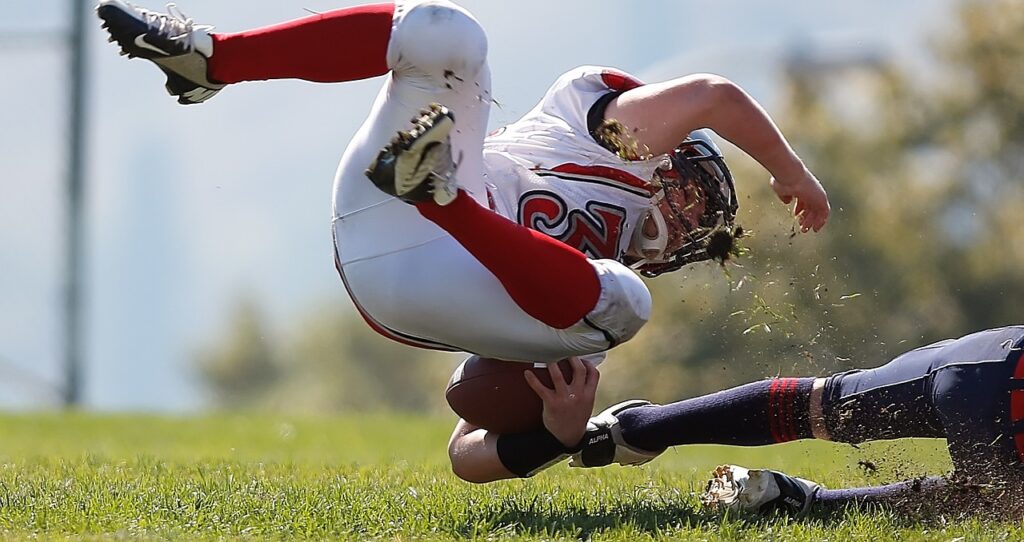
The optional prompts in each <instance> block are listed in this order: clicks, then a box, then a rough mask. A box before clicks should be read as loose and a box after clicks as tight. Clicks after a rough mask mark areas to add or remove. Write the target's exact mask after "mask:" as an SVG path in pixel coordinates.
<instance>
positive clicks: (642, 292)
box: [587, 260, 651, 343]
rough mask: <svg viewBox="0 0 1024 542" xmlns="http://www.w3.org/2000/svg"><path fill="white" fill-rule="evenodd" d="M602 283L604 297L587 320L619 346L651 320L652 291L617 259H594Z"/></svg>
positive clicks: (602, 295) (592, 261)
mask: <svg viewBox="0 0 1024 542" xmlns="http://www.w3.org/2000/svg"><path fill="white" fill-rule="evenodd" d="M591 264H592V265H593V266H594V269H595V270H596V271H597V275H598V280H600V282H601V296H600V298H599V299H598V301H597V305H596V306H595V307H594V309H593V310H592V311H590V313H589V314H587V320H588V322H590V323H591V324H593V325H594V326H596V327H598V328H600V329H602V330H603V331H605V332H606V333H608V334H609V335H611V336H612V337H613V338H614V339H615V342H616V343H623V342H626V341H628V340H629V339H632V338H633V336H634V335H636V334H637V332H638V331H640V328H642V327H643V326H644V324H646V323H647V320H649V319H650V318H651V292H650V290H648V289H647V285H645V284H644V282H643V281H642V280H640V277H639V276H637V274H636V273H634V272H633V271H632V270H630V269H629V268H628V267H626V266H624V265H622V264H621V263H619V262H617V261H614V260H591Z"/></svg>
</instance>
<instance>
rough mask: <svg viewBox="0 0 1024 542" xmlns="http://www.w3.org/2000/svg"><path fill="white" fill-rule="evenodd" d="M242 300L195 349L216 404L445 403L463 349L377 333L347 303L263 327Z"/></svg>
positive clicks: (342, 406)
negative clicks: (221, 328) (221, 330)
mask: <svg viewBox="0 0 1024 542" xmlns="http://www.w3.org/2000/svg"><path fill="white" fill-rule="evenodd" d="M263 320H264V319H263V317H262V316H261V314H260V312H259V311H258V310H257V309H255V307H254V305H253V303H252V302H250V301H242V302H241V303H240V304H239V308H238V309H237V310H236V311H235V316H234V318H233V320H232V321H231V322H230V329H229V331H228V333H227V334H226V335H225V336H224V337H223V338H220V339H219V340H218V341H217V343H215V344H214V345H213V346H211V347H210V348H209V349H208V350H207V351H205V352H203V353H201V354H200V355H199V356H198V363H199V371H200V375H202V377H203V378H204V381H205V382H206V384H207V386H208V388H209V389H210V391H211V392H212V397H213V399H214V400H215V401H216V403H217V404H218V405H220V406H221V407H225V408H231V409H272V410H275V411H284V412H305V413H325V412H339V411H346V410H360V411H366V410H401V411H418V412H422V411H429V410H436V409H440V408H442V407H443V405H444V385H445V383H446V382H447V379H448V377H449V375H450V374H451V372H452V370H453V369H454V368H455V365H456V364H457V363H458V362H460V361H461V360H462V359H463V358H464V357H465V356H464V355H456V354H446V353H442V352H433V351H429V350H421V349H418V348H411V347H407V346H403V345H400V344H398V343H394V342H392V341H389V340H386V339H384V338H383V337H380V336H379V335H377V334H376V333H375V332H374V331H373V330H371V329H370V328H369V327H368V326H367V325H366V323H365V322H363V320H362V319H361V318H360V317H359V315H358V313H356V312H355V311H354V310H353V309H351V308H350V304H349V303H347V302H338V303H337V304H331V305H329V306H326V307H324V308H321V309H318V310H315V311H311V313H310V314H309V316H308V317H306V318H304V319H303V321H301V322H298V323H297V324H296V325H295V326H294V328H290V329H286V330H283V332H281V333H277V334H273V335H271V334H267V333H266V332H265V331H264V327H265V326H264V325H262V321H263Z"/></svg>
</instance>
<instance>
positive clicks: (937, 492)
mask: <svg viewBox="0 0 1024 542" xmlns="http://www.w3.org/2000/svg"><path fill="white" fill-rule="evenodd" d="M948 487H949V484H948V482H947V480H946V479H945V478H940V477H931V478H923V479H918V480H907V481H903V482H896V483H893V484H887V485H881V486H871V487H858V488H849V489H826V488H824V487H822V486H821V485H819V484H817V483H816V482H812V481H810V480H805V479H803V478H797V477H796V476H791V475H789V474H785V473H782V472H778V471H772V470H767V469H747V468H745V467H740V466H736V465H723V466H721V467H718V468H717V469H715V471H714V472H713V473H712V477H711V479H710V480H709V481H708V484H707V487H706V489H705V491H704V493H703V495H702V496H701V501H702V502H703V503H704V504H706V505H709V506H712V507H723V508H728V509H733V510H743V511H747V512H755V513H759V514H770V513H776V512H778V513H783V514H787V515H790V516H794V517H799V516H803V515H805V514H807V513H809V512H812V511H822V510H828V509H839V508H845V507H848V506H862V505H874V504H882V505H900V504H904V503H908V504H913V503H915V502H916V503H921V502H928V501H929V500H935V501H937V500H938V498H939V497H942V496H943V495H945V493H946V492H947V489H948Z"/></svg>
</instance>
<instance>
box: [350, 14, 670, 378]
mask: <svg viewBox="0 0 1024 542" xmlns="http://www.w3.org/2000/svg"><path fill="white" fill-rule="evenodd" d="M395 20H396V22H395V25H394V30H393V32H392V37H391V43H390V45H389V48H388V55H389V62H390V65H391V66H392V69H393V76H392V77H391V78H390V79H389V80H388V81H387V82H386V84H385V88H384V89H383V90H382V91H381V93H380V94H379V95H378V98H377V101H376V103H375V104H374V106H373V109H372V111H371V113H370V117H369V119H368V120H367V121H366V123H365V124H364V125H363V127H362V128H361V129H360V130H359V132H358V133H357V134H356V136H355V137H354V138H353V140H352V141H351V143H350V144H349V146H348V148H347V150H346V152H345V155H344V157H343V158H342V162H341V165H340V166H339V171H338V175H337V178H336V182H335V217H336V219H335V234H336V240H337V249H338V253H339V256H340V261H341V262H342V266H341V267H342V271H343V276H344V277H345V278H346V282H347V283H348V286H349V288H350V290H351V291H352V294H353V297H354V298H355V299H356V300H357V303H360V304H362V305H364V308H365V309H366V310H365V313H367V314H371V315H373V318H375V319H377V320H379V321H380V323H381V324H384V325H385V327H388V328H391V329H393V330H401V331H402V332H404V333H406V334H410V335H416V336H419V337H424V338H429V339H432V340H434V341H436V342H441V343H445V344H449V345H454V346H456V347H457V348H460V349H465V350H469V351H472V352H475V353H479V354H482V355H488V356H492V357H500V358H503V359H524V358H525V359H530V360H538V361H550V360H554V359H558V358H564V357H567V356H570V355H576V354H586V353H592V352H596V351H600V350H605V349H607V348H609V347H610V346H612V345H614V344H615V342H618V341H621V340H625V339H628V338H629V337H630V336H632V335H633V334H634V333H635V332H636V331H637V330H638V329H639V327H640V326H641V325H643V322H644V321H646V318H647V316H648V315H649V306H650V297H649V293H648V292H647V290H646V287H644V286H643V284H642V282H641V281H640V280H639V279H638V278H636V277H635V275H634V274H632V273H631V272H629V271H628V270H627V269H625V268H624V267H623V266H621V265H620V264H617V263H615V262H609V261H598V262H591V261H588V260H587V259H586V258H584V257H583V256H582V254H580V253H579V252H577V251H575V250H574V249H571V248H569V247H568V246H565V245H562V244H560V243H556V242H554V241H552V240H551V239H549V238H547V237H544V236H541V235H539V234H536V233H535V232H532V231H530V230H528V229H526V228H522V227H520V226H518V225H516V224H515V223H513V222H511V221H509V220H507V219H505V218H504V217H501V216H498V215H496V214H495V213H493V212H491V211H490V210H489V209H488V208H487V207H485V204H486V201H487V194H486V191H485V189H484V185H483V167H482V146H483V138H484V135H485V129H486V120H487V112H488V109H489V105H490V77H489V71H488V68H487V64H486V51H487V42H486V37H485V35H484V32H483V30H482V28H480V25H479V24H478V23H477V22H476V21H475V19H473V18H472V17H471V16H470V15H469V14H467V13H466V12H465V11H464V10H462V9H461V8H458V7H457V6H454V5H451V4H448V3H443V2H426V3H421V4H415V5H413V6H411V7H409V8H408V9H407V10H404V9H402V5H401V4H399V10H397V11H396V15H395ZM430 103H439V104H443V105H444V106H445V107H446V108H447V109H448V110H450V111H451V113H452V116H453V117H454V124H453V125H452V126H451V127H450V131H449V132H448V134H447V135H448V137H449V138H450V141H449V142H448V144H450V147H451V151H450V152H451V156H452V159H453V160H452V161H453V162H455V163H457V164H458V166H457V168H456V169H455V171H454V172H453V173H452V175H453V178H454V184H455V185H456V187H457V189H458V197H457V198H456V199H455V200H454V201H453V202H451V203H450V204H448V205H446V206H440V205H437V204H436V203H431V202H425V203H419V204H417V205H416V206H411V205H408V204H406V203H405V202H403V201H400V200H399V199H397V198H395V197H393V196H389V195H386V194H385V193H383V192H381V191H380V190H378V189H377V188H376V187H375V186H374V183H371V182H370V181H369V180H368V179H367V178H366V175H365V174H364V172H365V171H366V169H367V167H368V166H371V164H376V163H377V161H378V159H379V158H381V149H383V148H385V147H387V146H389V142H390V141H391V140H392V138H393V137H394V136H395V134H396V133H397V132H398V131H400V130H405V129H408V128H409V126H410V121H409V119H410V118H411V117H416V116H417V115H419V112H418V111H419V108H421V107H423V106H425V105H427V104H430ZM425 133H426V132H425ZM421 148H423V149H425V148H426V146H424V147H421ZM623 319H625V320H627V321H625V322H622V321H621V320H623ZM584 320H589V324H587V323H585V322H584ZM576 327H580V329H579V330H576V329H574V328H576Z"/></svg>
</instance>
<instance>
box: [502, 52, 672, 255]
mask: <svg viewBox="0 0 1024 542" xmlns="http://www.w3.org/2000/svg"><path fill="white" fill-rule="evenodd" d="M640 85H641V83H640V82H639V81H637V80H636V79H634V78H633V77H631V76H629V75H626V74H625V73H623V72H620V71H618V70H614V69H611V68H602V67H594V66H584V67H581V68H576V69H574V70H572V71H570V72H568V73H566V74H565V75H563V76H561V77H560V78H559V79H558V80H557V81H556V82H555V84H554V85H552V87H551V88H550V89H549V90H548V92H547V94H545V96H544V98H543V99H541V101H540V103H539V104H537V106H536V107H534V108H533V109H532V110H531V111H530V112H529V113H527V114H526V115H525V116H523V118H521V119H519V120H518V121H516V122H514V123H512V124H509V125H508V126H505V127H503V128H501V129H499V130H497V131H495V132H494V133H492V134H491V135H489V136H488V137H487V139H486V140H485V142H484V171H485V177H486V178H485V182H486V185H487V190H488V199H489V203H490V204H491V207H492V208H493V209H494V210H495V211H496V212H498V213H499V214H501V215H503V216H505V217H507V218H509V219H511V220H514V221H516V222H518V223H519V224H522V225H524V226H527V227H529V228H532V229H534V230H537V231H540V232H542V233H545V234H547V235H549V236H551V237H553V238H555V239H558V240H560V241H562V242H564V243H566V244H568V245H569V246H572V247H573V248H576V249H579V250H580V251H581V252H583V253H584V254H586V255H587V256H588V257H590V258H592V259H601V258H608V259H614V260H619V259H621V257H622V255H623V254H624V253H625V252H626V250H627V249H628V247H629V244H630V241H631V239H632V236H633V232H634V231H635V229H636V228H637V227H638V225H639V222H640V221H641V220H642V219H643V217H644V216H645V215H646V213H647V212H648V210H649V209H650V208H651V205H652V203H651V196H652V192H651V190H652V185H651V180H652V178H653V177H654V171H655V169H657V167H658V166H659V165H660V164H661V163H662V161H663V157H660V156H659V157H654V158H651V159H648V160H642V161H628V160H623V159H622V158H619V157H618V156H617V155H616V154H615V153H613V152H611V151H609V150H608V149H606V148H604V147H603V146H601V145H600V144H598V143H597V141H595V140H594V138H593V136H591V134H590V128H591V126H588V115H589V114H590V112H591V109H592V108H593V107H594V104H595V103H596V102H598V100H599V99H601V98H602V97H604V96H606V95H608V94H609V93H620V92H623V91H626V90H629V89H631V88H635V87H637V86H640ZM602 113H603V110H602ZM598 120H599V119H598ZM590 122H594V119H590Z"/></svg>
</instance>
